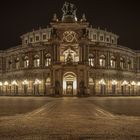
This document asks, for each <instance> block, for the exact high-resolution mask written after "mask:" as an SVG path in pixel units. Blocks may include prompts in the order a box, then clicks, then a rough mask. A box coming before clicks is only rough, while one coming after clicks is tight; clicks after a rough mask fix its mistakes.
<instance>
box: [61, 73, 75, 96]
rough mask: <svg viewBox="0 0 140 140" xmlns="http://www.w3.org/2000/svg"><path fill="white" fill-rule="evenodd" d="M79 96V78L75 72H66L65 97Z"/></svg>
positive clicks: (64, 79)
mask: <svg viewBox="0 0 140 140" xmlns="http://www.w3.org/2000/svg"><path fill="white" fill-rule="evenodd" d="M76 94H77V77H76V74H75V73H73V72H66V73H65V74H64V76H63V95H76Z"/></svg>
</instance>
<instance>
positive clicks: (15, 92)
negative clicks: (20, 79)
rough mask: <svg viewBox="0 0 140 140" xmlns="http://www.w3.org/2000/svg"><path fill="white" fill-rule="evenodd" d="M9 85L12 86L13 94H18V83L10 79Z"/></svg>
mask: <svg viewBox="0 0 140 140" xmlns="http://www.w3.org/2000/svg"><path fill="white" fill-rule="evenodd" d="M11 85H13V86H14V95H18V84H17V82H16V80H14V81H12V83H11Z"/></svg>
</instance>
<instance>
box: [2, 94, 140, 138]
mask: <svg viewBox="0 0 140 140" xmlns="http://www.w3.org/2000/svg"><path fill="white" fill-rule="evenodd" d="M6 103H7V104H6ZM4 108H6V109H4ZM13 108H14V109H13ZM131 108H133V109H131ZM10 110H11V111H10ZM135 110H136V111H135ZM8 112H9V114H8ZM0 116H1V117H0V139H2V140H4V139H6V140H7V139H15V140H19V139H20V140H21V139H25V140H26V139H27V140H30V139H33V140H34V139H36V140H41V139H44V140H46V139H51V140H55V139H58V140H59V139H60V140H61V139H62V140H63V139H67V140H73V139H74V140H75V139H80V140H92V139H95V140H96V139H99V140H104V139H110V140H118V139H119V140H125V139H126V140H131V139H133V140H139V139H140V97H112V98H111V97H89V98H76V97H63V98H49V97H1V98H0Z"/></svg>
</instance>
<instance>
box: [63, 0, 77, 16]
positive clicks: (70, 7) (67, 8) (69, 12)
mask: <svg viewBox="0 0 140 140" xmlns="http://www.w3.org/2000/svg"><path fill="white" fill-rule="evenodd" d="M76 10H77V9H76V6H75V5H74V4H72V3H69V2H65V3H64V5H63V7H62V11H63V16H73V17H76Z"/></svg>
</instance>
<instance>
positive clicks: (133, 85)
mask: <svg viewBox="0 0 140 140" xmlns="http://www.w3.org/2000/svg"><path fill="white" fill-rule="evenodd" d="M131 85H132V93H133V94H134V87H135V85H136V82H135V81H132V82H131Z"/></svg>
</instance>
